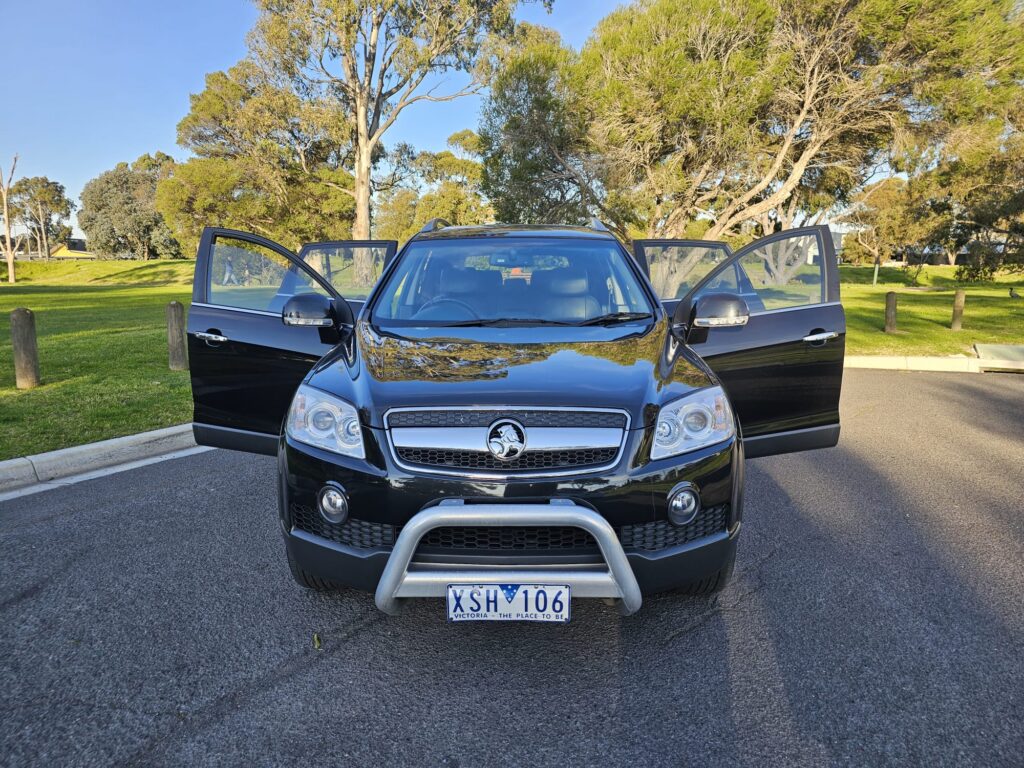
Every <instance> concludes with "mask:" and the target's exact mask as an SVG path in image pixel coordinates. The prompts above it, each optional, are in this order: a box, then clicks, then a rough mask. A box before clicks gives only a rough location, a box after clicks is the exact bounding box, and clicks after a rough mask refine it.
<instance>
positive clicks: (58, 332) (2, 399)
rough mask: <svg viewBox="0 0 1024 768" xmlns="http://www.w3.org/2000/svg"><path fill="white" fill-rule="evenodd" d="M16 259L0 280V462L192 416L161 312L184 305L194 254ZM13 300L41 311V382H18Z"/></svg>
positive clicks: (188, 295) (185, 380)
mask: <svg viewBox="0 0 1024 768" xmlns="http://www.w3.org/2000/svg"><path fill="white" fill-rule="evenodd" d="M18 266H19V268H20V275H21V277H20V280H19V282H18V283H17V284H15V285H13V286H9V285H6V284H4V285H2V286H0V313H2V314H3V321H2V322H0V460H3V459H9V458H12V457H15V456H26V455H30V454H33V453H40V452H42V451H50V450H55V449H57V448H66V447H67V446H70V445H79V444H82V443H88V442H92V441H94V440H104V439H106V438H110V437H118V436H121V435H129V434H133V433H135V432H142V431H144V430H148V429H158V428H160V427H167V426H170V425H172V424H181V423H182V422H186V421H189V420H190V419H191V418H192V396H191V390H190V387H189V377H188V372H187V371H186V372H174V371H170V370H168V368H167V321H166V315H165V311H166V310H165V307H166V306H167V303H168V302H169V301H175V300H176V301H180V302H182V303H183V304H185V305H186V306H188V302H189V299H190V298H191V282H192V264H191V263H190V262H156V263H154V262H150V263H143V264H138V263H135V264H132V263H129V264H128V265H127V266H126V264H125V262H92V263H73V264H68V263H58V264H53V265H49V264H34V263H33V264H25V265H21V264H19V265H18ZM48 267H52V269H47V268H48ZM15 307H28V308H29V309H31V310H32V311H33V312H34V313H35V316H36V333H37V337H38V342H39V360H40V376H41V379H42V386H40V387H37V388H36V389H32V390H28V391H19V390H17V389H15V388H14V363H13V359H12V357H13V354H12V351H11V343H10V324H9V322H8V321H7V318H8V316H9V313H10V311H11V310H12V309H14V308H15Z"/></svg>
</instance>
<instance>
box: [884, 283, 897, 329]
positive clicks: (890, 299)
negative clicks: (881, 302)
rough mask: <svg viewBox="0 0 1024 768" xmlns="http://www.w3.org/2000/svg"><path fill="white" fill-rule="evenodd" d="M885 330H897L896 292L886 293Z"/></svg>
mask: <svg viewBox="0 0 1024 768" xmlns="http://www.w3.org/2000/svg"><path fill="white" fill-rule="evenodd" d="M885 332H886V333H895V332H896V292H895V291H889V292H888V293H887V294H885Z"/></svg>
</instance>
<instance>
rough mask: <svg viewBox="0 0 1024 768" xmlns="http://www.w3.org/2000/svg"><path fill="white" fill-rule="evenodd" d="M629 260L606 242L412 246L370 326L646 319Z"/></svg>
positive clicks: (645, 302)
mask: <svg viewBox="0 0 1024 768" xmlns="http://www.w3.org/2000/svg"><path fill="white" fill-rule="evenodd" d="M626 258H627V257H626V256H625V254H624V253H623V251H622V250H621V249H620V248H619V246H618V244H617V243H615V242H613V241H610V240H607V241H606V240H596V239H594V240H590V239H587V240H583V239H581V240H570V239H563V238H547V239H545V238H501V239H497V238H495V239H493V240H489V239H485V238H467V239H465V240H457V239H451V240H441V239H438V240H424V241H418V242H417V241H414V242H412V243H411V244H410V245H409V246H408V247H407V248H406V250H405V252H404V253H403V255H402V257H401V262H400V263H399V265H398V268H397V269H396V270H395V271H394V272H393V273H392V275H391V277H390V278H389V280H388V283H387V284H386V285H385V286H384V289H383V290H382V292H381V294H380V299H379V300H378V301H377V303H376V305H375V308H374V311H373V319H374V322H378V323H383V324H388V323H391V324H399V325H444V324H447V323H471V322H472V321H474V320H520V321H524V322H528V321H535V322H544V321H547V322H563V323H576V322H584V321H587V320H592V319H594V318H596V317H600V316H603V315H607V314H618V313H650V312H651V306H650V304H649V302H648V299H647V296H646V294H645V293H644V290H643V288H642V287H641V284H640V282H639V281H638V280H637V278H636V276H635V274H634V273H633V271H632V269H631V268H630V265H629V264H628V263H627V261H626Z"/></svg>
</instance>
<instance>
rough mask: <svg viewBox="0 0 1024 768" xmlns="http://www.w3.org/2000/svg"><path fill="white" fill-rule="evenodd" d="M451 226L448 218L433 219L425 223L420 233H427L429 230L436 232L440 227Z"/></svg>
mask: <svg viewBox="0 0 1024 768" xmlns="http://www.w3.org/2000/svg"><path fill="white" fill-rule="evenodd" d="M450 226H451V224H449V223H448V221H447V219H440V218H438V219H431V220H430V221H428V222H427V223H426V224H424V225H423V229H421V230H420V231H419V233H418V234H421V235H425V234H426V233H427V232H436V231H437V230H439V229H442V228H444V227H450Z"/></svg>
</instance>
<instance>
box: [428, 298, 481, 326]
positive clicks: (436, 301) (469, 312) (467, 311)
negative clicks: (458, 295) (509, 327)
mask: <svg viewBox="0 0 1024 768" xmlns="http://www.w3.org/2000/svg"><path fill="white" fill-rule="evenodd" d="M445 304H451V305H453V306H455V307H457V308H458V309H460V310H462V311H463V313H464V316H463V317H427V316H424V312H427V314H433V313H430V312H429V310H432V309H435V308H437V307H440V306H443V305H445ZM413 319H414V320H479V319H480V315H478V314H477V313H476V310H475V309H473V308H472V307H471V306H469V304H467V303H466V302H464V301H462V300H461V299H452V298H449V297H447V296H437V297H436V298H433V299H430V301H428V302H427V303H426V304H424V305H423V306H422V307H420V308H419V309H418V310H416V314H415V315H413Z"/></svg>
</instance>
